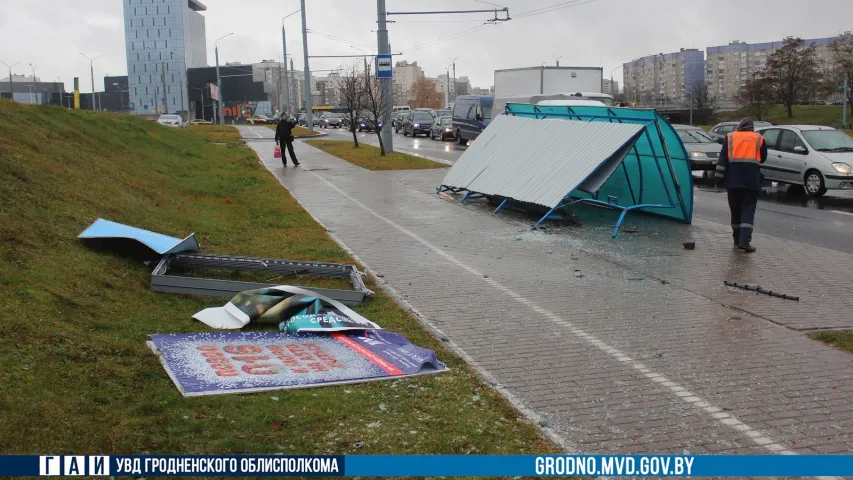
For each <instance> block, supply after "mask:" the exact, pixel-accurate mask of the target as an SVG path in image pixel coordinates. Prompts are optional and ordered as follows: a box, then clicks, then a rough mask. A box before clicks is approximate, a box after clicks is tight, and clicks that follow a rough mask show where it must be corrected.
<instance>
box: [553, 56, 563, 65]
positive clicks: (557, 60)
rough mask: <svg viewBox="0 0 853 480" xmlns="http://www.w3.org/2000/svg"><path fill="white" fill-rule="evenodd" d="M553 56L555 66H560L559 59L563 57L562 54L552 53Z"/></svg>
mask: <svg viewBox="0 0 853 480" xmlns="http://www.w3.org/2000/svg"><path fill="white" fill-rule="evenodd" d="M553 57H554V60H555V61H556V62H557V66H558V67H559V66H560V59H561V58H563V56H562V55H560V56H557V55H553Z"/></svg>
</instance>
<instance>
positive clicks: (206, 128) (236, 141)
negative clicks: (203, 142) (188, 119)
mask: <svg viewBox="0 0 853 480" xmlns="http://www.w3.org/2000/svg"><path fill="white" fill-rule="evenodd" d="M187 130H188V131H190V132H192V133H196V134H200V135H202V136H204V137H205V138H207V139H208V140H210V141H211V142H214V143H225V144H228V145H229V146H234V145H241V144H242V143H243V142H242V140H240V138H241V136H240V132H239V131H238V130H237V129H236V128H234V127H232V126H229V125H225V126H221V125H190V126H188V127H187Z"/></svg>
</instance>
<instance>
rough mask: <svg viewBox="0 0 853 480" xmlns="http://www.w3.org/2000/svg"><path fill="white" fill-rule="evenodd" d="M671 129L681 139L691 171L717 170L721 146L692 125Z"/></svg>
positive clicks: (675, 126) (677, 126)
mask: <svg viewBox="0 0 853 480" xmlns="http://www.w3.org/2000/svg"><path fill="white" fill-rule="evenodd" d="M672 127H673V128H675V133H677V134H678V137H679V138H681V142H682V143H683V144H684V149H685V150H687V155H688V158H690V169H691V170H700V171H704V172H709V171H713V170H714V169H715V168H717V158H719V157H720V150H721V149H722V148H723V147H722V145H720V144H719V143H717V142H716V141H714V139H713V138H711V136H710V135H708V134H707V133H705V130H702V129H701V128H699V127H694V126H692V125H673V126H672ZM706 176H707V175H706Z"/></svg>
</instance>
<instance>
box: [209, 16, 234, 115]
mask: <svg viewBox="0 0 853 480" xmlns="http://www.w3.org/2000/svg"><path fill="white" fill-rule="evenodd" d="M231 35H234V32H231V33H229V34H228V35H223V36H221V37H219V38H217V39H216V41H215V42H213V47H214V49H213V53H214V55H215V56H216V96H217V99H216V102H217V103H218V105H217V107H218V108H217V110H218V111H219V124H220V125H222V126H225V120H224V119H223V118H222V77H220V76H219V41H220V40H222V39H223V38H225V37H230V36H231Z"/></svg>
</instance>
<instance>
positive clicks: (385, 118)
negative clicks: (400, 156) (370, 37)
mask: <svg viewBox="0 0 853 480" xmlns="http://www.w3.org/2000/svg"><path fill="white" fill-rule="evenodd" d="M376 14H377V16H378V17H379V18H378V20H379V22H378V23H379V27H378V28H377V30H376V41H377V43H378V45H377V49H376V50H377V52H379V54H380V55H389V54H390V53H391V45H390V44H389V43H388V24H387V17H388V15H387V10H386V9H385V0H376ZM377 77H378V72H377ZM378 80H379V85H380V87H381V88H382V103H381V105H382V111H381V113H382V116H381V117H382V118H380V119H378V120H380V121H381V122H382V133H381V135H382V145H383V146H384V147H385V153H393V152H394V136H393V135H392V134H391V122H390V121H389V120H390V118H389V117H390V116H391V107H392V106H393V105H392V104H393V103H394V84H393V83H392V82H393V81H394V80H393V79H392V78H381V79H378Z"/></svg>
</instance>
